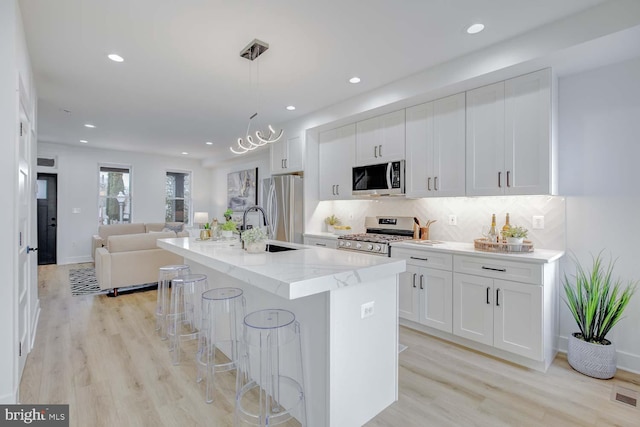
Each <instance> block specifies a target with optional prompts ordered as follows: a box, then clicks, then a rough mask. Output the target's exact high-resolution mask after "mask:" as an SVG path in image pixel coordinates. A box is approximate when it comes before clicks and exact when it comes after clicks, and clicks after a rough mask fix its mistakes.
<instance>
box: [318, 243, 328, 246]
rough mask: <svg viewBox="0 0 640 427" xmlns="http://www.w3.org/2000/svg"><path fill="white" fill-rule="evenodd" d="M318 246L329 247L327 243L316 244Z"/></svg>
mask: <svg viewBox="0 0 640 427" xmlns="http://www.w3.org/2000/svg"><path fill="white" fill-rule="evenodd" d="M316 246H327V245H326V243H316Z"/></svg>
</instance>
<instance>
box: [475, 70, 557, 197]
mask: <svg viewBox="0 0 640 427" xmlns="http://www.w3.org/2000/svg"><path fill="white" fill-rule="evenodd" d="M466 98H467V99H466V100H467V129H466V133H467V138H466V147H467V150H466V151H467V160H466V169H467V173H466V183H467V184H466V187H467V191H466V194H467V195H468V196H493V195H502V194H505V195H522V194H550V193H552V187H551V160H552V158H551V152H552V143H553V141H552V137H551V119H552V114H551V112H552V98H551V70H550V69H545V70H541V71H537V72H534V73H530V74H526V75H523V76H520V77H516V78H513V79H510V80H506V81H504V82H499V83H495V84H492V85H488V86H483V87H481V88H477V89H474V90H470V91H468V92H467V96H466Z"/></svg>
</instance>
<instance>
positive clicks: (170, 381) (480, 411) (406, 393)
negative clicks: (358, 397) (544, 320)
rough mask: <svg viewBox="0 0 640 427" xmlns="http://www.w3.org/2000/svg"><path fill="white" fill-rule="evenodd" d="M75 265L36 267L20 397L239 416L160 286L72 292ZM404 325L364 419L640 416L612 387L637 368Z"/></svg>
mask: <svg viewBox="0 0 640 427" xmlns="http://www.w3.org/2000/svg"><path fill="white" fill-rule="evenodd" d="M78 267H79V265H71V266H45V267H40V269H39V275H40V278H39V285H38V288H39V294H40V304H41V307H42V313H41V315H40V322H39V325H38V332H37V337H36V343H35V348H34V349H33V350H32V352H31V353H30V354H29V357H28V360H27V364H26V368H25V371H24V375H23V379H22V382H21V385H20V401H21V402H22V403H34V404H35V403H50V404H53V403H69V404H70V418H71V426H77V427H84V426H91V427H99V426H109V427H111V426H118V427H120V426H204V425H208V426H230V425H231V424H232V420H233V396H234V389H233V387H234V382H233V374H232V373H222V374H220V375H218V376H217V390H216V394H215V396H214V398H215V402H214V403H213V404H209V405H207V404H206V403H204V400H203V388H202V386H201V385H200V384H196V382H195V369H196V368H195V364H194V362H193V361H192V360H190V359H189V360H187V359H186V358H184V359H183V363H182V364H181V365H180V366H172V365H171V363H170V359H169V353H168V351H167V346H166V342H163V341H160V340H159V339H158V338H157V336H156V334H155V332H154V322H155V318H154V315H153V313H154V310H155V301H156V292H155V291H147V292H138V293H134V294H129V295H121V296H119V297H117V298H108V297H106V296H104V295H100V296H83V297H72V296H71V293H70V291H69V281H68V271H69V269H70V268H78ZM400 334H401V341H402V342H403V343H404V344H407V345H408V346H409V348H408V349H407V350H405V351H404V352H402V353H401V354H400V368H399V372H400V387H399V400H398V401H397V402H396V403H394V404H393V405H391V406H390V407H389V408H387V409H386V410H385V411H384V412H383V413H381V414H380V415H378V416H377V417H376V418H375V419H374V420H372V421H371V422H370V423H368V424H367V426H370V427H374V426H375V427H378V426H402V427H411V426H489V427H497V426H554V427H556V426H636V427H638V426H640V409H634V408H632V407H629V406H626V405H624V404H621V403H618V402H613V401H611V394H612V390H613V388H614V387H625V388H627V389H631V390H634V391H636V392H637V393H640V375H634V374H629V373H625V372H620V371H619V373H618V375H616V378H614V379H613V380H609V381H602V380H595V379H592V378H588V377H586V376H584V375H581V374H579V373H577V372H575V371H573V370H572V369H571V368H570V367H569V366H568V364H567V362H566V359H565V358H564V357H562V356H559V357H558V358H556V360H555V361H554V363H553V365H552V366H551V367H550V368H549V370H548V372H547V373H545V374H543V373H539V372H535V371H531V370H528V369H525V368H521V367H519V366H516V365H512V364H509V363H506V362H503V361H500V360H498V359H494V358H491V357H488V356H485V355H482V354H480V353H476V352H473V351H470V350H467V349H464V348H462V347H459V346H456V345H453V344H450V343H447V342H445V341H441V340H438V339H434V338H431V337H428V336H426V335H423V334H420V333H418V332H414V331H411V330H409V329H405V328H401V331H400ZM354 380H357V379H354ZM345 404H348V402H345ZM336 427H348V426H336Z"/></svg>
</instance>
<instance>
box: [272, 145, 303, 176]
mask: <svg viewBox="0 0 640 427" xmlns="http://www.w3.org/2000/svg"><path fill="white" fill-rule="evenodd" d="M270 150H271V173H272V174H273V175H278V174H283V173H294V172H300V171H302V170H303V169H304V141H303V140H302V138H300V137H299V136H294V137H292V138H287V139H282V140H280V141H278V142H274V143H272V144H271V147H270Z"/></svg>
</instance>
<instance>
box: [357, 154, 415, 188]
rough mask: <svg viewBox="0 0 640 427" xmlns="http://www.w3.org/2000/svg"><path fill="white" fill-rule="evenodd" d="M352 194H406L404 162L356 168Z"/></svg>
mask: <svg viewBox="0 0 640 427" xmlns="http://www.w3.org/2000/svg"><path fill="white" fill-rule="evenodd" d="M352 194H353V195H354V196H361V195H379V196H386V195H402V194H404V160H401V161H397V162H389V163H380V164H376V165H367V166H356V167H354V168H353V172H352Z"/></svg>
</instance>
